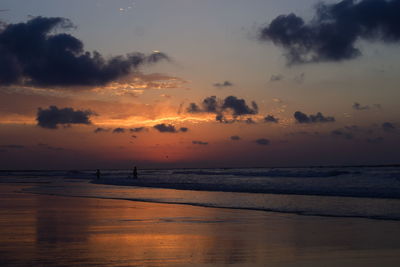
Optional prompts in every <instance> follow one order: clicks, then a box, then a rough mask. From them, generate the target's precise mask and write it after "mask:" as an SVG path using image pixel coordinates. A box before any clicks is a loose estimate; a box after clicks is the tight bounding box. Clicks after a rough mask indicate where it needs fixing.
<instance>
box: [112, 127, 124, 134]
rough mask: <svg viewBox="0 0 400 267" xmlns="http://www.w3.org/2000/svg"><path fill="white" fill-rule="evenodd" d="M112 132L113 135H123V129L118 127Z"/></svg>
mask: <svg viewBox="0 0 400 267" xmlns="http://www.w3.org/2000/svg"><path fill="white" fill-rule="evenodd" d="M112 132H113V133H125V129H124V128H120V127H118V128H115V129H114V130H113V131H112Z"/></svg>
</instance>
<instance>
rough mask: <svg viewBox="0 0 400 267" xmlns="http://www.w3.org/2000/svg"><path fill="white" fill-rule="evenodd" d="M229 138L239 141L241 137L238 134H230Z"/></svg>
mask: <svg viewBox="0 0 400 267" xmlns="http://www.w3.org/2000/svg"><path fill="white" fill-rule="evenodd" d="M231 140H233V141H239V140H241V138H240V136H237V135H233V136H231Z"/></svg>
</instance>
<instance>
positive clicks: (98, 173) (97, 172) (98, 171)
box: [96, 169, 100, 180]
mask: <svg viewBox="0 0 400 267" xmlns="http://www.w3.org/2000/svg"><path fill="white" fill-rule="evenodd" d="M96 177H97V180H98V179H100V170H99V169H97V171H96Z"/></svg>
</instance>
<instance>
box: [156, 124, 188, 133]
mask: <svg viewBox="0 0 400 267" xmlns="http://www.w3.org/2000/svg"><path fill="white" fill-rule="evenodd" d="M153 128H154V129H156V130H158V131H159V132H160V133H178V132H187V131H188V130H189V129H188V128H186V127H181V128H180V129H179V130H178V129H176V128H175V126H174V125H172V124H165V123H161V124H157V125H154V126H153Z"/></svg>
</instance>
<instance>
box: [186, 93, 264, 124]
mask: <svg viewBox="0 0 400 267" xmlns="http://www.w3.org/2000/svg"><path fill="white" fill-rule="evenodd" d="M187 112H189V113H201V112H206V113H215V114H216V118H215V119H216V121H220V122H223V123H231V122H234V121H236V118H237V117H239V116H244V115H254V114H257V113H258V106H257V104H256V102H254V101H252V102H251V106H249V105H248V104H247V103H246V101H245V100H244V99H240V98H237V97H236V96H228V97H226V98H225V99H224V100H220V99H217V97H216V96H210V97H207V98H205V99H204V100H203V102H202V103H201V105H197V104H196V103H190V104H189V107H188V108H187ZM224 112H230V113H231V114H232V116H233V117H234V120H228V119H226V118H225V116H224V114H223V113H224Z"/></svg>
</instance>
